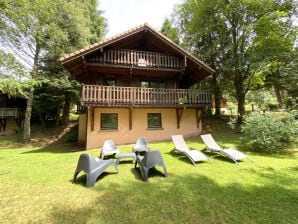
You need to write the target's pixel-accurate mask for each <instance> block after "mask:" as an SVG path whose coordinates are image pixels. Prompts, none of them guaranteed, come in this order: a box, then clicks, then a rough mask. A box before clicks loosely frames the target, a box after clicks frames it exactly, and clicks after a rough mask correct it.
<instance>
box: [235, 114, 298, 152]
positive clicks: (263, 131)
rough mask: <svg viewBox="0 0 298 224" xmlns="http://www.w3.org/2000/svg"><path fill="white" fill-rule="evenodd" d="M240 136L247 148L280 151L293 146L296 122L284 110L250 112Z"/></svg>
mask: <svg viewBox="0 0 298 224" xmlns="http://www.w3.org/2000/svg"><path fill="white" fill-rule="evenodd" d="M242 131H243V137H242V138H241V141H242V143H244V144H245V145H246V146H247V147H248V148H250V149H252V150H255V151H259V152H268V153H274V152H280V151H283V150H285V149H286V148H289V147H295V144H297V140H296V138H295V136H297V133H298V123H297V121H295V119H294V117H293V115H291V114H289V113H286V112H274V113H267V114H261V113H252V114H251V115H249V116H248V117H247V118H246V121H245V124H244V125H243V127H242Z"/></svg>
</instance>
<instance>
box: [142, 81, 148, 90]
mask: <svg viewBox="0 0 298 224" xmlns="http://www.w3.org/2000/svg"><path fill="white" fill-rule="evenodd" d="M141 87H142V88H149V82H147V81H142V82H141Z"/></svg>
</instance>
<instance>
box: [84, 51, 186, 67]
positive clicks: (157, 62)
mask: <svg viewBox="0 0 298 224" xmlns="http://www.w3.org/2000/svg"><path fill="white" fill-rule="evenodd" d="M86 61H87V62H88V63H100V64H117V65H128V66H134V67H149V68H169V69H179V70H181V69H183V68H184V60H183V59H182V58H179V57H176V56H173V55H169V54H163V53H155V52H147V51H135V50H126V49H108V50H105V51H103V52H102V53H97V54H93V55H88V56H87V57H86Z"/></svg>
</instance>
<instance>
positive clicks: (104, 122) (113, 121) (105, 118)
mask: <svg viewBox="0 0 298 224" xmlns="http://www.w3.org/2000/svg"><path fill="white" fill-rule="evenodd" d="M117 128H118V114H101V121H100V129H103V130H114V129H117Z"/></svg>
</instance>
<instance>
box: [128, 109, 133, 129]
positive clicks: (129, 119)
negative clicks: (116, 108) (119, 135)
mask: <svg viewBox="0 0 298 224" xmlns="http://www.w3.org/2000/svg"><path fill="white" fill-rule="evenodd" d="M128 122H129V130H131V129H132V108H131V107H130V108H129V115H128Z"/></svg>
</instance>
